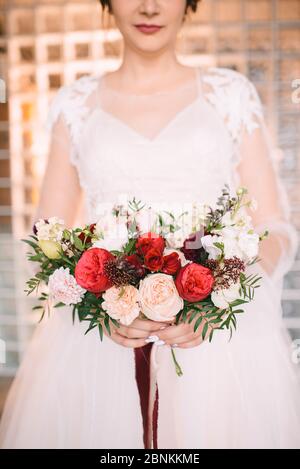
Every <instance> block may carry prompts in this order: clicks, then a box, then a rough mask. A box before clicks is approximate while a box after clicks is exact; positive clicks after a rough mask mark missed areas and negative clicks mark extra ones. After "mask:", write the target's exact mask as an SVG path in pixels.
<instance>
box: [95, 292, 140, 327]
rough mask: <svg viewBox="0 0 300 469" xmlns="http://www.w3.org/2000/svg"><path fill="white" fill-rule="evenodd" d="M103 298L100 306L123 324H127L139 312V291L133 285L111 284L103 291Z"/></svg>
mask: <svg viewBox="0 0 300 469" xmlns="http://www.w3.org/2000/svg"><path fill="white" fill-rule="evenodd" d="M103 299H104V301H103V303H102V308H103V309H104V310H105V311H106V312H107V314H108V315H109V316H110V317H112V318H113V319H116V320H119V321H120V323H121V324H123V325H124V326H129V324H131V323H132V321H133V320H134V319H135V318H137V317H138V315H139V313H140V307H139V303H138V299H139V291H138V289H137V288H135V287H134V286H133V285H125V286H122V287H115V286H113V287H111V288H109V289H108V290H106V292H105V293H103Z"/></svg>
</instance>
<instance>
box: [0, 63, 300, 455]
mask: <svg viewBox="0 0 300 469" xmlns="http://www.w3.org/2000/svg"><path fill="white" fill-rule="evenodd" d="M47 123H48V129H49V130H52V138H53V142H54V147H53V148H55V149H56V150H53V151H61V155H62V157H65V155H66V152H67V154H68V155H69V158H70V162H71V164H72V165H74V166H75V168H76V169H77V170H78V177H79V181H80V184H81V187H82V190H83V191H84V194H85V197H84V200H85V211H84V219H83V223H88V222H94V221H95V220H97V217H98V216H100V214H101V210H102V206H103V204H104V203H108V204H114V203H118V202H119V201H120V199H121V198H122V197H123V196H124V194H125V195H126V196H129V197H131V196H132V197H133V196H136V197H137V198H138V199H140V200H142V201H144V202H148V203H150V204H152V203H153V204H156V203H158V204H159V203H163V204H166V205H167V206H170V208H171V207H172V206H178V205H180V204H185V203H189V202H191V201H198V202H205V203H209V204H211V205H215V203H216V199H217V198H218V197H219V196H220V195H221V190H222V188H223V187H224V184H225V183H228V184H229V186H230V188H232V190H234V188H236V187H237V186H238V185H240V184H241V185H244V186H246V187H247V188H248V190H249V193H250V195H251V196H252V197H254V198H255V199H256V200H257V202H258V210H257V211H256V212H253V217H254V222H255V227H256V229H257V230H258V231H259V232H263V231H264V229H269V231H270V236H269V240H268V241H263V242H262V243H261V246H262V247H261V253H260V257H261V258H262V261H261V262H260V263H256V264H254V265H253V266H251V267H250V268H249V272H250V271H253V272H255V273H258V274H260V275H262V276H263V279H262V280H261V281H260V284H261V287H260V288H259V289H257V290H256V293H255V298H254V301H253V302H252V303H249V304H246V305H245V306H244V310H245V314H243V315H239V316H238V326H237V331H234V333H233V336H232V340H231V341H229V340H228V339H229V333H228V331H216V332H215V334H214V337H213V340H212V342H211V343H209V342H208V341H206V342H204V343H202V344H201V345H200V346H197V347H193V348H188V349H180V348H177V349H176V356H177V359H178V362H179V363H180V365H181V367H182V369H183V373H184V374H183V376H182V377H178V376H177V375H176V373H175V371H174V364H173V361H172V358H171V352H170V347H169V346H167V345H161V346H158V345H155V344H154V345H153V347H152V350H151V363H150V366H151V393H152V394H151V395H150V408H149V415H152V408H151V406H153V401H154V398H153V395H154V394H153V390H154V389H156V388H155V386H156V385H157V389H158V394H159V401H158V422H157V446H158V448H300V379H299V371H298V370H299V368H298V365H296V363H295V360H293V352H294V349H293V346H292V341H291V339H290V337H289V334H288V332H287V331H286V329H285V326H284V323H283V320H282V309H281V303H280V300H281V293H282V279H283V276H284V275H285V273H286V272H287V271H288V270H289V269H290V267H291V266H292V264H293V261H294V259H295V255H296V251H297V246H298V237H297V233H296V230H295V227H294V225H293V224H292V222H291V220H290V207H289V204H288V199H287V195H286V192H285V190H284V188H283V185H282V183H281V180H280V179H279V176H278V166H277V159H276V156H277V155H279V149H278V148H277V147H276V145H274V144H273V143H272V142H273V139H272V138H271V132H269V131H268V130H267V126H266V125H265V120H264V116H263V107H262V104H261V101H260V98H259V97H258V94H257V90H256V88H255V87H254V85H253V83H252V82H251V81H250V80H249V79H248V78H247V77H246V76H244V75H243V74H241V73H239V72H236V71H233V70H230V69H226V68H221V67H209V68H201V67H197V68H195V79H194V80H190V81H189V82H186V83H185V84H184V85H181V86H180V87H177V88H176V89H173V90H172V89H170V90H168V91H165V92H161V93H154V94H151V95H133V94H125V93H122V92H120V91H116V90H113V89H112V88H110V87H109V86H108V84H107V83H106V81H105V78H104V75H103V74H102V73H100V74H94V75H91V76H85V77H82V78H80V79H77V80H76V81H75V82H74V83H73V84H70V85H66V86H63V87H62V88H61V89H60V90H59V92H58V93H57V95H56V96H55V98H54V100H53V102H52V104H51V109H50V113H49V116H48V121H47ZM58 170H59V168H58ZM66 185H67V181H66ZM61 197H63V194H61ZM55 215H57V213H53V216H55ZM71 311H72V307H67V306H66V307H63V308H59V309H54V310H52V311H51V315H50V317H45V319H44V320H43V321H42V322H41V323H40V324H38V325H37V327H36V330H35V333H34V337H33V339H32V341H31V343H30V345H29V347H28V350H27V353H26V355H25V358H24V359H23V362H22V364H21V366H20V368H19V370H18V373H17V376H16V378H15V380H14V383H13V385H12V387H11V390H10V393H9V396H8V399H7V402H6V407H5V410H4V414H3V419H2V422H1V428H0V446H1V447H2V448H143V447H144V443H143V421H142V415H141V407H140V400H139V399H140V398H139V393H138V389H137V384H136V378H135V362H134V349H131V348H126V347H122V346H120V345H117V344H116V343H114V342H112V341H111V340H110V339H109V338H108V337H107V336H104V340H103V342H102V343H101V342H100V339H99V335H98V332H97V331H96V330H93V331H91V332H89V333H88V334H87V335H86V336H85V335H84V332H85V330H86V328H87V324H85V323H84V324H83V323H79V322H78V320H77V321H76V323H75V325H73V324H72V317H71V316H72V314H71ZM151 396H152V397H151ZM150 424H151V418H150ZM151 444H152V443H151Z"/></svg>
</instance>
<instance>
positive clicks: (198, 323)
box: [194, 316, 203, 332]
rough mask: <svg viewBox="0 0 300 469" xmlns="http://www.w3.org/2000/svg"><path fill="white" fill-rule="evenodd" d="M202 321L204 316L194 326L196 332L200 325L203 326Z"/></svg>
mask: <svg viewBox="0 0 300 469" xmlns="http://www.w3.org/2000/svg"><path fill="white" fill-rule="evenodd" d="M202 319H203V316H200V317H199V318H198V319H197V321H196V323H195V325H194V332H196V331H197V329H198V327H199V326H200V324H201V322H202Z"/></svg>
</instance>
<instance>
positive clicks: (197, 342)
mask: <svg viewBox="0 0 300 469" xmlns="http://www.w3.org/2000/svg"><path fill="white" fill-rule="evenodd" d="M202 342H203V339H202V337H201V336H200V337H197V338H196V339H194V340H190V341H188V342H183V343H181V344H179V343H178V347H179V348H192V347H197V346H198V345H200V344H202Z"/></svg>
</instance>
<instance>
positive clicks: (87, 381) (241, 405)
mask: <svg viewBox="0 0 300 469" xmlns="http://www.w3.org/2000/svg"><path fill="white" fill-rule="evenodd" d="M255 270H256V272H257V270H258V268H257V266H256V267H255ZM260 283H261V287H260V288H259V289H257V290H256V293H255V299H254V301H253V302H252V303H249V304H246V305H245V306H244V310H245V314H240V315H238V321H237V322H238V326H237V331H234V332H233V336H232V339H231V340H230V341H229V340H228V339H229V333H228V331H215V334H214V337H213V340H212V342H211V343H209V342H208V341H205V342H204V343H202V344H201V345H199V346H197V347H193V348H188V349H180V348H176V349H175V351H176V357H177V360H178V362H179V363H180V365H181V367H182V369H183V376H181V377H178V376H177V375H176V373H175V369H174V363H173V361H172V357H171V350H170V347H169V346H167V345H161V346H156V345H154V346H153V347H152V351H151V363H150V365H151V377H152V387H153V386H154V385H155V386H156V385H157V387H158V393H159V401H158V420H157V443H158V449H160V448H161V449H162V448H189V449H201V448H300V378H299V368H298V365H297V364H296V363H295V362H294V361H293V353H294V348H293V346H292V342H291V339H290V337H289V334H288V332H287V331H286V329H285V327H284V324H283V322H282V319H281V313H282V311H281V306H280V297H279V290H278V287H277V288H275V286H274V284H272V283H271V282H270V281H269V278H268V277H267V276H265V277H264V279H263V280H262V281H261V282H260ZM71 312H72V308H71V307H68V306H66V307H63V308H53V309H52V310H51V314H50V317H45V319H44V320H43V322H41V323H40V324H38V326H37V327H36V330H35V332H34V336H33V338H32V340H31V343H30V344H29V346H28V349H27V352H26V354H25V357H24V359H23V361H22V363H21V366H20V368H19V370H18V373H17V375H16V377H15V380H14V382H13V384H12V387H11V389H10V392H9V395H8V398H7V401H6V406H5V409H4V414H3V418H2V420H1V424H0V447H2V448H36V449H37V448H99V449H101V448H144V444H143V420H142V414H141V406H140V396H139V392H138V388H137V383H136V376H135V359H134V349H131V348H126V347H122V346H120V345H117V344H115V343H114V342H112V341H111V340H110V339H109V338H108V337H107V336H104V338H103V342H101V341H100V338H99V335H98V332H97V330H93V331H91V332H89V333H88V334H87V335H86V336H85V335H84V332H85V331H86V328H87V324H86V323H79V322H78V321H76V322H75V324H74V325H73V323H72V314H71Z"/></svg>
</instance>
